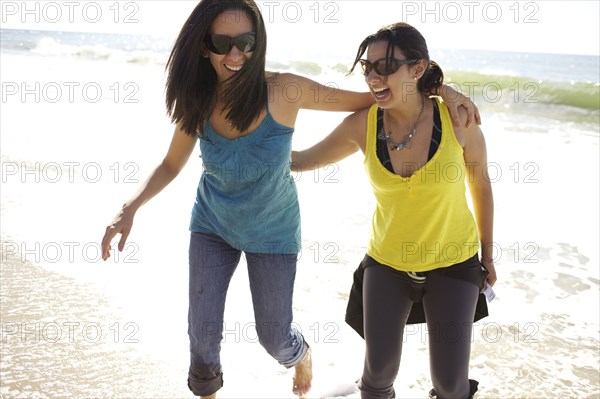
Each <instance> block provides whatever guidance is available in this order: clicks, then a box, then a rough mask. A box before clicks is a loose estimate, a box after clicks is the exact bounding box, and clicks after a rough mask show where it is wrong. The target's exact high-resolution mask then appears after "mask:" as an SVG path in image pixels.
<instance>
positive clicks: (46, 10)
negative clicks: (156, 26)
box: [0, 1, 140, 24]
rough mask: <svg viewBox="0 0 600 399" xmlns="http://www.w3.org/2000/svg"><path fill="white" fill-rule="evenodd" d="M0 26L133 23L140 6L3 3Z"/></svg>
mask: <svg viewBox="0 0 600 399" xmlns="http://www.w3.org/2000/svg"><path fill="white" fill-rule="evenodd" d="M0 4H1V6H0V11H1V13H2V24H17V23H22V24H25V23H36V24H41V23H46V24H59V23H60V24H65V23H69V24H75V23H77V24H81V23H85V24H99V23H109V22H110V23H114V24H121V23H124V24H136V23H139V19H138V14H139V11H140V6H139V3H138V2H133V1H127V2H124V1H3V2H1V3H0Z"/></svg>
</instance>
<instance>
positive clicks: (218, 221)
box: [190, 109, 301, 254]
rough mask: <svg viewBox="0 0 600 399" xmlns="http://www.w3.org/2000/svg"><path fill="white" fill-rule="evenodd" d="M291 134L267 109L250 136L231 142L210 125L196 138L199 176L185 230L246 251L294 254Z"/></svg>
mask: <svg viewBox="0 0 600 399" xmlns="http://www.w3.org/2000/svg"><path fill="white" fill-rule="evenodd" d="M293 133H294V129H293V128H290V127H287V126H283V125H281V124H280V123H278V122H276V121H275V120H274V119H273V117H272V116H271V114H270V112H269V110H268V109H267V115H266V116H265V118H264V120H263V122H262V123H261V124H260V125H259V126H258V128H256V129H255V130H254V131H253V132H252V133H251V134H249V135H246V136H242V137H239V138H237V139H234V140H231V139H227V138H225V137H223V136H221V135H219V134H218V133H217V132H216V131H215V130H214V128H213V127H212V125H211V124H210V122H208V123H207V124H206V126H205V127H204V130H203V132H202V133H201V134H199V135H198V137H199V139H200V140H199V142H200V152H201V158H202V161H203V167H204V171H203V173H202V176H201V178H200V184H199V185H198V191H197V195H196V202H195V204H194V208H193V210H192V220H191V223H190V230H191V231H192V232H200V233H210V234H215V235H218V236H219V237H221V238H222V239H224V240H225V241H226V242H227V243H229V244H230V245H231V246H232V247H234V248H237V249H239V250H242V251H246V252H254V253H278V254H297V253H299V252H300V245H301V242H300V207H299V204H298V194H297V191H296V184H295V182H294V179H293V178H292V176H291V174H290V162H291V151H292V134H293Z"/></svg>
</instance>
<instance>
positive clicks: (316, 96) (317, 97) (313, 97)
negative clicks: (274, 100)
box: [278, 73, 375, 112]
mask: <svg viewBox="0 0 600 399" xmlns="http://www.w3.org/2000/svg"><path fill="white" fill-rule="evenodd" d="M278 85H279V86H281V87H280V89H282V90H283V95H284V97H289V93H292V92H293V93H295V94H294V95H295V96H296V95H297V100H298V105H299V108H301V109H310V110H314V111H340V112H357V111H359V110H361V109H363V108H365V107H368V106H369V105H371V104H373V103H374V102H375V100H374V99H373V96H372V95H371V93H369V92H355V91H350V90H343V89H340V88H339V87H338V86H337V84H335V83H328V84H327V85H323V84H321V83H318V82H316V81H314V80H312V79H308V78H306V77H303V76H299V75H295V74H292V73H285V74H280V75H279V81H278ZM292 88H293V89H295V90H293V91H292ZM288 90H289V93H288ZM290 100H291V99H290Z"/></svg>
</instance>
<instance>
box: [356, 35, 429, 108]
mask: <svg viewBox="0 0 600 399" xmlns="http://www.w3.org/2000/svg"><path fill="white" fill-rule="evenodd" d="M387 46H388V43H387V41H375V42H373V43H371V44H370V45H369V47H368V49H367V52H366V60H367V61H369V62H370V63H375V62H376V61H378V60H381V62H380V64H381V67H380V68H381V69H384V67H383V65H384V64H385V56H386V51H387ZM394 58H396V59H398V60H405V59H406V56H405V55H404V54H403V53H402V51H400V49H399V48H398V47H396V48H395V49H394ZM419 69H420V68H419V64H417V65H416V66H411V65H409V64H404V65H401V66H400V68H399V69H398V70H397V71H396V72H394V73H391V74H389V75H387V77H386V76H384V75H380V74H378V73H377V72H376V71H375V68H373V69H372V70H371V71H370V72H369V74H368V75H366V76H365V82H366V83H367V85H368V86H369V90H370V91H371V94H372V95H373V98H375V101H376V102H377V105H378V106H379V107H380V108H382V109H386V108H391V107H395V106H398V105H400V102H402V101H406V96H408V95H414V94H417V86H416V83H417V81H416V80H415V79H414V78H415V77H418V76H420V73H419Z"/></svg>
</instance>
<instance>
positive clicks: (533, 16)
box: [400, 1, 540, 24]
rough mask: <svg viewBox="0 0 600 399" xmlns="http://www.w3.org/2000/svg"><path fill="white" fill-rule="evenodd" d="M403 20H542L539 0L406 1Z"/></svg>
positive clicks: (487, 21)
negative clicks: (536, 0) (535, 0)
mask: <svg viewBox="0 0 600 399" xmlns="http://www.w3.org/2000/svg"><path fill="white" fill-rule="evenodd" d="M401 4H402V5H401V12H402V13H401V18H400V19H401V20H403V21H406V22H408V23H416V22H418V23H423V24H424V23H428V22H430V23H433V22H436V23H440V22H447V23H476V22H485V23H491V24H495V23H499V22H504V21H507V22H508V21H510V22H512V23H515V24H517V23H526V24H534V23H539V20H538V18H537V17H538V13H539V11H540V6H539V3H538V2H533V1H528V2H523V1H462V2H461V1H402V2H401Z"/></svg>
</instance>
